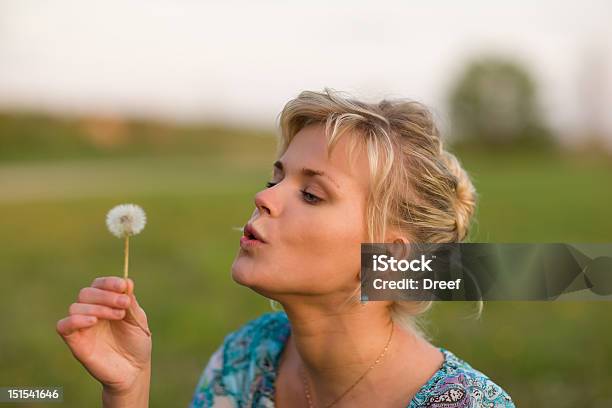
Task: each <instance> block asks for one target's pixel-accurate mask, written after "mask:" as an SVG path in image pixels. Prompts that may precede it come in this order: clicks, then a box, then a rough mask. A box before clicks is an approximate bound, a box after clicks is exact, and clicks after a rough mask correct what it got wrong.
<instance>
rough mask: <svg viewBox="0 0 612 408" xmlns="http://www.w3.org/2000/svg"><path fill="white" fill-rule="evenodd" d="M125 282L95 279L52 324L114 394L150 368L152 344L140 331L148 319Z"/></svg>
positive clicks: (117, 278) (118, 279) (113, 279)
mask: <svg viewBox="0 0 612 408" xmlns="http://www.w3.org/2000/svg"><path fill="white" fill-rule="evenodd" d="M127 281H128V282H127V283H128V284H127V285H126V280H125V279H123V278H120V277H116V276H109V277H101V278H96V279H95V280H94V281H93V282H92V284H91V286H90V287H85V288H83V289H81V291H80V292H79V295H78V298H77V301H76V302H75V303H73V304H71V305H70V307H69V309H68V311H69V316H67V317H65V318H63V319H61V320H59V321H58V322H57V326H56V330H57V333H58V334H59V335H60V336H61V337H62V338H63V339H64V341H65V342H66V344H67V345H68V347H69V348H70V350H71V351H72V354H73V355H74V356H75V357H76V359H77V360H79V361H80V362H81V364H83V366H84V367H85V369H86V370H87V371H88V372H89V373H90V374H91V375H92V376H93V377H94V378H95V379H97V380H98V381H100V382H101V383H102V385H103V386H104V389H105V390H108V391H111V392H113V393H117V394H120V393H124V392H125V393H127V392H129V391H130V390H131V389H132V388H133V387H134V386H136V383H137V381H140V380H141V379H142V376H143V373H147V372H150V364H151V349H152V340H151V337H150V336H149V335H147V334H146V333H145V332H144V331H143V329H142V328H141V327H139V325H140V326H143V327H144V328H146V329H147V330H148V324H147V316H146V314H145V311H144V310H143V309H142V308H141V307H140V305H139V304H138V301H137V300H136V297H135V295H134V293H133V289H134V282H133V281H132V279H129V278H128V280H127ZM126 293H127V294H129V295H127V294H126ZM122 300H127V303H121V301H122ZM135 319H137V320H135ZM147 381H149V380H147Z"/></svg>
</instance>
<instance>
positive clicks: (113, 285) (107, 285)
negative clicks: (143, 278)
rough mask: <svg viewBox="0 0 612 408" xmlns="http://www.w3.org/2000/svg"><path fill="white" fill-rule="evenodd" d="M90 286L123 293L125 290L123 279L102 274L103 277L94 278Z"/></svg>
mask: <svg viewBox="0 0 612 408" xmlns="http://www.w3.org/2000/svg"><path fill="white" fill-rule="evenodd" d="M128 281H131V279H130V278H128ZM132 285H133V282H132ZM91 287H92V288H98V289H104V290H109V291H112V292H117V293H125V291H126V283H125V279H123V278H120V277H118V276H104V277H100V278H96V279H94V281H93V282H92V283H91Z"/></svg>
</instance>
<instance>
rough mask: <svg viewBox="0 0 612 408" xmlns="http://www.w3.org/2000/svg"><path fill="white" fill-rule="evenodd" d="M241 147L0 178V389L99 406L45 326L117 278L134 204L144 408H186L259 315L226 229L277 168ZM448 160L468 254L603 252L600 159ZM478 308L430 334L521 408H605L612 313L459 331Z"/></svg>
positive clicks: (266, 145)
mask: <svg viewBox="0 0 612 408" xmlns="http://www.w3.org/2000/svg"><path fill="white" fill-rule="evenodd" d="M251 139H252V140H251V141H250V142H249V143H253V144H256V146H253V148H252V149H249V148H245V146H244V145H242V147H240V149H237V150H236V151H235V152H234V151H231V150H227V151H226V152H225V153H224V154H204V153H202V154H201V155H179V154H175V153H172V154H168V155H165V154H163V153H160V152H157V153H156V154H151V155H138V156H134V157H130V156H121V157H112V156H111V157H92V158H88V159H75V158H71V159H61V160H60V159H54V158H43V159H41V158H37V159H36V160H34V159H32V160H10V161H5V162H4V163H0V268H1V272H2V275H1V276H2V279H3V282H2V285H1V286H0V287H1V288H2V294H1V296H0V313H1V318H0V385H5V386H8V385H23V386H25V385H31V386H33V385H37V386H45V385H62V386H64V399H65V402H64V404H63V406H66V407H91V406H100V405H101V403H100V402H99V401H100V390H101V387H100V385H99V384H98V383H97V382H96V381H95V380H93V379H92V378H91V377H90V376H89V375H88V373H87V372H86V371H85V369H84V368H83V367H82V366H81V365H80V364H79V363H78V362H77V361H76V360H75V359H74V358H73V357H72V355H71V354H70V352H69V350H68V348H67V347H66V345H65V344H64V343H63V341H62V340H61V339H60V337H59V336H58V335H57V334H56V333H55V324H56V322H57V320H58V319H60V318H62V317H63V316H65V315H66V313H67V308H68V306H69V305H70V303H72V302H73V301H74V300H75V299H76V296H77V293H78V291H79V290H80V288H82V287H84V286H88V285H89V284H90V283H91V281H92V280H93V279H94V278H95V277H98V276H105V275H118V276H120V275H121V273H122V257H121V256H122V246H121V242H120V241H119V240H117V239H116V238H114V237H112V236H111V235H110V234H109V233H108V231H107V230H106V227H105V225H104V216H105V214H106V212H107V210H108V209H109V208H111V207H112V206H113V205H115V204H118V203H122V202H136V203H138V204H140V205H142V206H143V208H145V210H146V211H147V215H148V218H149V223H148V225H147V228H146V229H145V231H144V232H143V233H142V234H141V235H139V236H138V237H137V238H136V239H134V240H133V242H132V253H131V269H130V275H131V277H132V278H133V279H134V280H135V282H136V293H137V295H138V297H139V300H140V303H141V305H142V306H143V307H144V308H145V310H146V311H147V315H148V316H149V321H150V327H151V330H152V332H153V334H154V345H153V374H152V387H151V407H185V406H187V404H188V402H189V400H190V398H191V395H192V392H193V389H194V386H195V383H196V381H197V379H198V377H199V375H200V372H201V370H202V369H203V367H204V365H205V363H206V362H207V360H208V357H209V356H210V354H211V352H212V351H213V349H214V348H215V347H217V346H218V345H219V344H220V342H221V341H222V339H223V337H224V336H225V335H226V334H227V333H228V332H229V331H231V330H234V329H236V328H238V327H239V326H240V325H242V324H243V323H245V322H246V321H247V320H249V319H252V318H255V317H257V316H258V315H259V314H261V313H263V312H265V311H268V310H270V309H269V306H268V303H267V301H266V300H265V299H263V298H262V297H260V296H259V295H257V294H255V293H253V292H251V291H250V290H249V289H247V288H244V287H241V286H239V285H237V284H235V283H234V282H233V281H232V279H231V277H230V265H231V263H232V261H233V258H234V255H235V254H236V252H237V250H238V238H239V235H240V233H238V232H236V231H234V230H232V227H235V226H242V225H243V224H244V222H245V221H246V220H247V219H248V217H249V216H250V214H251V211H252V208H253V194H254V193H255V192H256V191H258V190H259V189H260V188H263V186H264V183H265V182H266V181H267V177H268V174H269V171H270V170H271V162H272V161H273V155H274V146H275V145H274V141H273V140H272V139H267V138H251ZM253 152H254V153H253ZM460 158H461V159H462V161H463V163H464V164H465V166H466V167H467V169H468V171H469V172H470V173H471V175H472V177H473V179H474V181H475V184H476V187H477V189H478V191H479V193H480V207H479V211H478V214H477V224H476V226H475V228H474V234H473V236H472V240H473V241H480V242H486V241H491V242H612V218H611V217H610V209H611V204H612V163H610V160H609V159H606V158H604V157H595V156H586V157H585V156H580V157H573V156H571V157H565V156H559V155H529V154H525V153H523V154H503V153H502V154H497V155H491V154H487V155H484V154H475V153H470V152H464V153H462V154H461V155H460ZM474 306H475V305H473V304H471V303H466V304H464V303H452V304H451V303H447V304H437V305H436V306H435V307H434V308H433V310H432V312H431V314H430V315H429V317H428V321H429V332H430V333H431V334H432V336H433V337H434V343H435V344H437V345H440V346H444V347H446V348H448V349H450V350H452V351H453V352H455V354H457V355H458V356H460V357H462V358H464V359H465V360H467V361H468V362H470V363H471V364H472V365H473V366H474V367H475V368H477V369H479V370H481V371H483V372H485V373H486V374H488V375H489V376H490V377H491V378H493V379H494V380H495V381H496V382H498V383H499V384H501V385H502V386H504V388H505V389H506V390H507V391H508V392H509V393H510V394H511V395H512V396H513V397H514V399H515V401H516V404H517V406H518V407H559V408H563V407H604V406H612V388H611V387H610V384H612V369H611V368H610V362H611V361H612V340H611V338H612V325H611V324H610V322H611V317H610V316H612V304H611V303H609V302H599V303H595V302H594V303H588V302H556V303H555V302H550V303H547V302H488V303H486V304H485V308H484V313H483V316H482V318H481V319H480V320H474V319H472V318H470V317H469V315H470V314H471V313H472V312H473V310H474ZM7 406H8V404H7ZM20 406H22V407H25V406H27V405H20ZM34 406H36V407H40V406H43V405H42V404H36V405H32V407H34ZM49 406H51V405H49Z"/></svg>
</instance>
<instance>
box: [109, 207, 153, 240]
mask: <svg viewBox="0 0 612 408" xmlns="http://www.w3.org/2000/svg"><path fill="white" fill-rule="evenodd" d="M146 223H147V216H146V215H145V212H144V210H143V209H142V208H140V207H139V206H137V205H136V204H120V205H118V206H116V207H113V208H112V209H111V210H110V211H109V212H108V214H107V215H106V226H107V227H108V230H109V231H110V232H111V234H113V235H114V236H116V237H118V238H123V237H126V236H128V235H136V234H138V233H140V231H142V230H143V228H144V227H145V224H146Z"/></svg>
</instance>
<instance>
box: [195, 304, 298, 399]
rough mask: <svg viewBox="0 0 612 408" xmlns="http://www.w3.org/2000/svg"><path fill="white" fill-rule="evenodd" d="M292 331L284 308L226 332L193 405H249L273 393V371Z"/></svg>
mask: <svg viewBox="0 0 612 408" xmlns="http://www.w3.org/2000/svg"><path fill="white" fill-rule="evenodd" d="M288 334H289V319H288V318H287V315H286V314H285V312H282V311H281V312H269V313H265V314H263V315H261V316H259V317H257V318H255V319H253V320H250V321H248V322H247V323H245V324H244V325H242V326H241V327H239V328H238V329H236V330H234V331H233V332H231V333H229V334H228V335H226V336H225V338H224V340H223V343H222V344H221V346H220V347H219V348H218V349H217V350H216V351H215V352H214V353H213V355H212V356H211V358H210V360H209V362H208V364H207V366H206V368H205V369H204V371H203V373H202V375H201V376H200V380H199V381H198V384H197V386H196V390H195V393H194V396H193V399H192V403H191V405H190V408H199V407H208V406H213V405H214V406H224V405H223V403H230V402H231V404H233V405H239V406H240V405H242V404H247V405H249V401H250V400H252V399H253V398H258V399H261V398H265V397H266V396H268V395H267V394H269V393H270V394H271V383H270V382H271V379H272V378H271V376H272V375H273V374H272V372H273V370H274V369H275V363H276V358H277V356H278V355H279V354H280V352H281V351H282V348H283V346H284V344H285V341H286V338H287V337H288ZM254 385H257V387H254ZM270 396H271V395H270ZM233 405H232V406H233Z"/></svg>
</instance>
